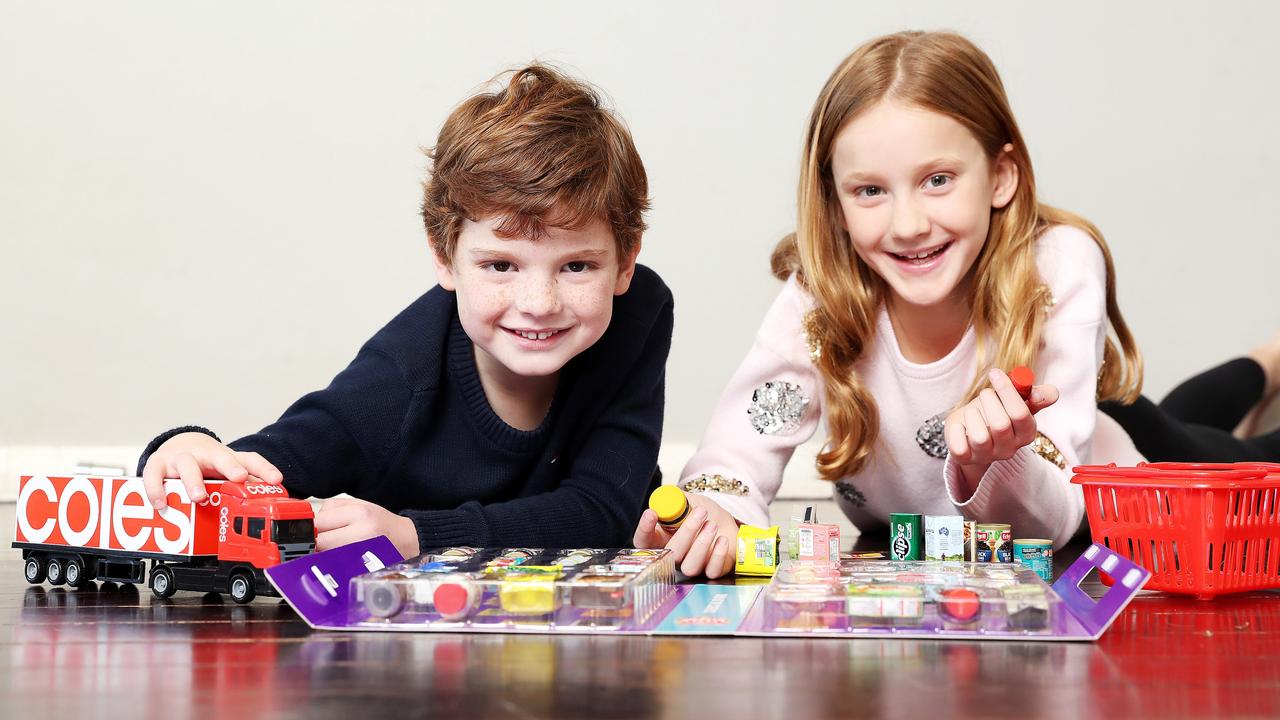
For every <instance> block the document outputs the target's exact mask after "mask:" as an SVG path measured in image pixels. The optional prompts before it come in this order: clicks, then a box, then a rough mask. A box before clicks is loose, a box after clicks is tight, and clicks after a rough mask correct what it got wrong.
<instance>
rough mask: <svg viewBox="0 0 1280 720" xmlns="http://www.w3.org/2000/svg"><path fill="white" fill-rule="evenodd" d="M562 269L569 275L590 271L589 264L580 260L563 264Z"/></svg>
mask: <svg viewBox="0 0 1280 720" xmlns="http://www.w3.org/2000/svg"><path fill="white" fill-rule="evenodd" d="M564 269H565V270H568V271H569V272H571V273H582V272H586V271H587V270H589V269H591V264H590V263H587V262H583V261H582V260H574V261H573V262H570V263H565V265H564Z"/></svg>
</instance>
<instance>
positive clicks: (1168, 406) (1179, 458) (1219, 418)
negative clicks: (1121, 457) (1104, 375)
mask: <svg viewBox="0 0 1280 720" xmlns="http://www.w3.org/2000/svg"><path fill="white" fill-rule="evenodd" d="M1266 385H1267V377H1266V374H1265V373H1264V372H1263V370H1262V366H1261V365H1259V364H1258V363H1257V361H1255V360H1253V359H1252V358H1237V359H1235V360H1230V361H1228V362H1225V363H1223V364H1222V365H1219V366H1218V367H1216V368H1213V369H1212V370H1206V371H1205V372H1202V373H1200V374H1199V375H1196V376H1195V377H1193V378H1191V379H1190V380H1187V381H1186V382H1184V383H1182V384H1181V385H1179V386H1178V387H1176V388H1174V389H1173V391H1171V392H1170V393H1169V394H1168V395H1167V396H1166V397H1165V399H1164V400H1162V401H1161V402H1160V404H1159V405H1158V406H1157V405H1155V404H1154V403H1152V402H1151V401H1150V400H1148V399H1147V398H1146V397H1145V396H1144V397H1139V398H1138V400H1137V401H1136V402H1134V403H1133V404H1132V405H1121V404H1120V403H1116V402H1101V403H1098V409H1100V410H1102V411H1103V412H1105V413H1106V414H1108V415H1110V416H1111V417H1112V418H1114V419H1115V421H1116V422H1118V423H1120V426H1121V427H1123V428H1124V429H1125V432H1127V433H1129V437H1130V438H1132V439H1133V444H1134V446H1135V447H1137V448H1138V452H1140V453H1142V454H1143V456H1145V457H1146V458H1147V459H1148V460H1150V461H1151V462H1166V461H1176V462H1244V461H1253V462H1258V461H1262V462H1280V430H1276V431H1274V432H1271V433H1268V434H1266V435H1260V436H1258V437H1253V438H1249V439H1247V440H1241V439H1240V438H1237V437H1235V436H1233V435H1232V434H1231V431H1232V430H1234V429H1235V427H1236V426H1237V425H1239V424H1240V421H1241V420H1243V419H1244V416H1245V415H1246V414H1248V412H1249V411H1250V410H1252V409H1253V406H1254V405H1256V404H1258V402H1259V401H1260V400H1261V399H1262V393H1263V391H1265V390H1266Z"/></svg>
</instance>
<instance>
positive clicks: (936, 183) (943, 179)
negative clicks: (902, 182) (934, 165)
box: [924, 175, 951, 188]
mask: <svg viewBox="0 0 1280 720" xmlns="http://www.w3.org/2000/svg"><path fill="white" fill-rule="evenodd" d="M924 182H925V184H926V185H928V186H929V187H931V188H938V187H942V186H943V185H946V184H947V183H949V182H951V178H950V177H948V176H946V175H930V176H929V179H928V180H925V181H924Z"/></svg>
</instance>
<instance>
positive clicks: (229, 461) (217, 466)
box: [142, 432, 284, 512]
mask: <svg viewBox="0 0 1280 720" xmlns="http://www.w3.org/2000/svg"><path fill="white" fill-rule="evenodd" d="M165 478H180V479H181V480H182V484H183V485H186V486H187V495H189V496H190V497H191V502H200V501H202V500H204V499H205V498H206V497H208V496H209V493H208V492H206V491H205V489H204V479H205V478H221V479H223V480H230V481H232V482H244V481H246V480H261V481H262V482H268V483H271V484H272V485H279V484H280V483H282V482H284V475H282V474H281V473H280V471H279V470H277V469H276V466H275V465H272V464H271V463H269V462H267V460H266V458H264V457H262V456H261V455H259V454H258V453H255V452H237V451H235V450H232V449H231V448H229V447H227V446H226V445H223V444H222V443H220V442H218V441H217V440H214V439H213V438H211V437H209V436H208V435H205V434H204V433H198V432H188V433H182V434H180V435H174V436H173V437H171V438H169V439H168V440H166V441H164V443H163V444H162V445H161V446H160V447H158V448H156V451H155V452H153V453H151V457H149V458H147V464H146V467H144V468H143V469H142V486H143V488H145V489H146V493H147V497H148V498H149V499H150V500H151V507H153V508H155V510H156V512H159V511H161V510H164V509H165V508H166V507H168V506H169V503H168V501H167V500H166V499H165V492H164V481H165Z"/></svg>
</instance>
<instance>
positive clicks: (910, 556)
mask: <svg viewBox="0 0 1280 720" xmlns="http://www.w3.org/2000/svg"><path fill="white" fill-rule="evenodd" d="M922 530H923V527H922V522H921V518H920V515H918V514H916V513H892V514H890V515H889V559H890V560H919V559H920V534H921V531H922Z"/></svg>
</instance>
